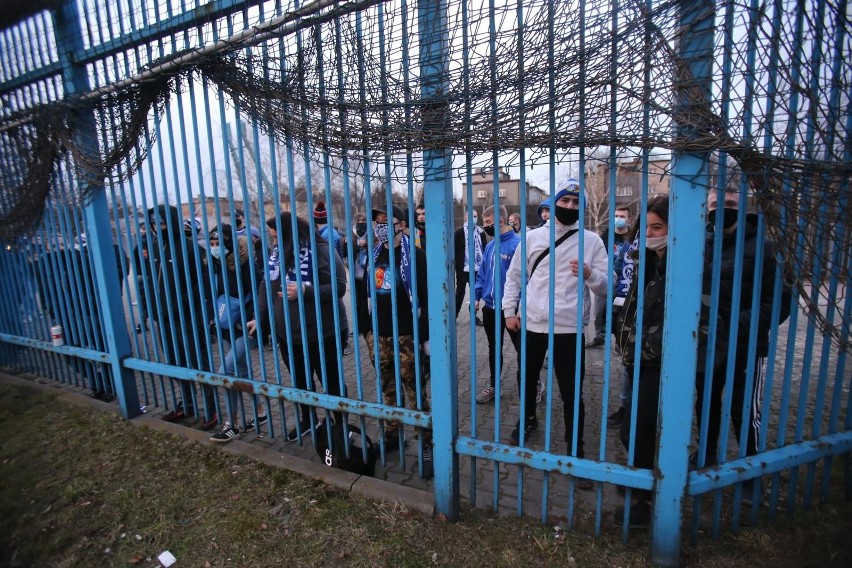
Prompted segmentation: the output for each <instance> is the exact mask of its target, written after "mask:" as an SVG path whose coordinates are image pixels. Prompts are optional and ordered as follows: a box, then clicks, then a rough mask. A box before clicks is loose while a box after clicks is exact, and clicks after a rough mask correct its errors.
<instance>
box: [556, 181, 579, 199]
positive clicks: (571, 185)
mask: <svg viewBox="0 0 852 568" xmlns="http://www.w3.org/2000/svg"><path fill="white" fill-rule="evenodd" d="M571 194H573V195H576V196H578V197H579V196H580V182H578V181H577V180H576V179H575V178H568V179H567V180H565V181H563V182H560V183H559V185H557V186H556V196H555V197H554V198H553V202H554V203H556V202H557V201H559V199H561V198H562V197H565V196H566V195H571Z"/></svg>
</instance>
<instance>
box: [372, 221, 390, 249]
mask: <svg viewBox="0 0 852 568" xmlns="http://www.w3.org/2000/svg"><path fill="white" fill-rule="evenodd" d="M373 234H374V235H375V236H376V240H377V241H379V242H380V243H382V244H385V243H386V242H388V224H387V223H375V224H374V225H373Z"/></svg>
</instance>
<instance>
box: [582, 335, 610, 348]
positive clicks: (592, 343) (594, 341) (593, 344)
mask: <svg viewBox="0 0 852 568" xmlns="http://www.w3.org/2000/svg"><path fill="white" fill-rule="evenodd" d="M601 345H606V339H604V338H603V337H596V338H594V339H592V340H591V341H589V342H588V343H586V347H588V348H592V349H593V348H595V347H600V346H601Z"/></svg>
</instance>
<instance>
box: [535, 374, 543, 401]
mask: <svg viewBox="0 0 852 568" xmlns="http://www.w3.org/2000/svg"><path fill="white" fill-rule="evenodd" d="M542 398H544V383H542V382H541V379H539V380H538V387H536V389H535V403H536V404H541V399H542Z"/></svg>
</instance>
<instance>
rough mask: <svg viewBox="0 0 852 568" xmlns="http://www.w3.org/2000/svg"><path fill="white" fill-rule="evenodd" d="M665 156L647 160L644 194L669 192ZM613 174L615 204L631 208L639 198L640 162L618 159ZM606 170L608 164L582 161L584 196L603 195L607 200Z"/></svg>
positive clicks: (608, 182)
mask: <svg viewBox="0 0 852 568" xmlns="http://www.w3.org/2000/svg"><path fill="white" fill-rule="evenodd" d="M669 164H670V160H669V158H668V157H654V156H652V157H651V158H650V159H649V160H648V195H656V194H659V193H668V192H669V185H670V180H669V177H670V176H669ZM615 168H616V172H615V175H616V177H615V203H616V205H631V206H633V205H635V204H637V203H639V200H640V199H641V197H642V194H641V191H642V159H641V158H638V157H637V158H630V159H626V160H619V161H618V162H617V163H616V166H615ZM609 187H610V168H609V164H608V162H600V161H589V162H586V191H587V194H588V195H593V196H600V197H603V196H606V201H607V202H608V200H609Z"/></svg>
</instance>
